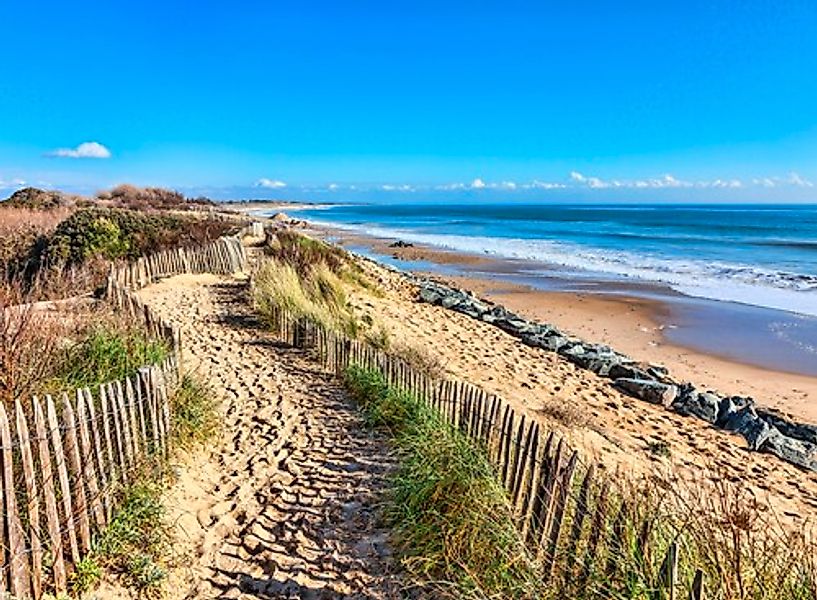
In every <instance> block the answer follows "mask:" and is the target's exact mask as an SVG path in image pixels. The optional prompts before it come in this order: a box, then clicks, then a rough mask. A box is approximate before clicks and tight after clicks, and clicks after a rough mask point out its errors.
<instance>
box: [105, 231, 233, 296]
mask: <svg viewBox="0 0 817 600" xmlns="http://www.w3.org/2000/svg"><path fill="white" fill-rule="evenodd" d="M242 231H244V230H242ZM246 264H247V255H246V253H245V251H244V246H242V245H241V240H240V239H239V238H238V237H221V238H219V239H217V240H215V241H214V242H211V243H209V244H205V245H203V246H197V247H193V248H173V249H170V250H163V251H161V252H157V253H156V254H151V255H150V256H143V257H140V258H138V259H137V260H135V261H134V262H132V263H130V264H128V265H123V266H119V267H113V268H111V271H110V274H109V275H108V290H109V291H117V290H121V289H141V288H143V287H145V286H146V285H149V284H151V283H153V282H154V281H157V280H158V279H161V278H162V277H171V276H173V275H181V274H184V273H214V274H216V275H229V274H232V273H235V272H237V271H243V270H244V269H245V268H246Z"/></svg>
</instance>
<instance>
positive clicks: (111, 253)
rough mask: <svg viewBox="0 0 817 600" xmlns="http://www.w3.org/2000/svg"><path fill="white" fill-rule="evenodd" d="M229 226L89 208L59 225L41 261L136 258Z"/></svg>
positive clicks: (210, 237) (212, 235)
mask: <svg viewBox="0 0 817 600" xmlns="http://www.w3.org/2000/svg"><path fill="white" fill-rule="evenodd" d="M230 227H231V224H230V223H229V222H225V221H215V220H207V219H190V218H185V217H180V216H176V215H169V214H163V213H155V212H147V213H145V212H136V211H129V210H123V209H107V208H88V209H83V210H80V211H78V212H76V213H74V214H73V215H71V216H70V217H69V218H67V219H66V220H64V221H63V222H61V223H60V224H59V225H58V226H57V228H56V229H55V230H54V233H53V234H52V235H50V236H49V237H48V239H47V240H46V243H45V247H44V249H43V253H42V256H41V257H40V262H42V263H45V264H49V265H51V264H63V263H64V264H69V265H72V264H77V263H81V262H83V261H85V260H86V259H88V258H89V257H92V256H101V257H103V258H106V259H111V260H112V259H118V258H128V259H133V258H136V257H138V256H142V255H143V254H147V253H149V252H156V251H158V250H162V249H164V248H169V247H173V246H179V245H190V244H197V243H203V242H207V241H210V240H213V239H215V238H217V237H219V236H220V235H223V234H224V233H225V232H226V231H227V230H228V229H229V228H230Z"/></svg>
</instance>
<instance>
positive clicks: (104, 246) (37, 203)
mask: <svg viewBox="0 0 817 600" xmlns="http://www.w3.org/2000/svg"><path fill="white" fill-rule="evenodd" d="M209 204H210V203H209V201H205V200H195V201H188V200H187V199H185V198H184V197H183V196H181V195H180V194H179V193H178V192H174V191H171V190H162V189H159V188H144V189H143V188H136V187H134V186H119V187H117V188H114V189H113V190H111V191H109V192H102V193H100V194H99V196H97V197H94V198H90V197H81V196H71V195H67V194H63V193H61V192H52V191H44V190H37V189H35V188H26V189H23V190H19V191H18V192H15V193H14V194H13V195H12V196H11V197H9V198H8V199H6V200H4V201H2V202H0V278H2V279H3V280H5V281H6V282H9V283H12V282H13V283H14V284H16V285H18V286H20V287H21V289H22V290H23V291H24V292H25V294H26V297H27V299H28V301H32V300H43V299H61V298H66V297H70V296H76V295H79V294H83V293H88V292H94V291H96V290H98V289H99V286H100V285H101V283H102V281H104V278H105V275H106V273H107V270H108V268H109V266H110V262H111V261H116V260H130V259H133V258H136V257H138V256H143V255H145V254H146V253H148V252H155V251H157V250H162V249H165V248H173V247H178V246H189V245H195V244H200V243H205V242H208V241H211V240H214V239H216V238H218V237H219V236H221V235H223V234H225V233H226V232H228V231H229V230H231V229H232V228H233V227H234V224H233V223H232V222H231V221H230V220H228V219H222V218H214V217H212V216H211V215H210V213H209V209H208V210H207V211H203V209H205V208H206V207H208V206H209Z"/></svg>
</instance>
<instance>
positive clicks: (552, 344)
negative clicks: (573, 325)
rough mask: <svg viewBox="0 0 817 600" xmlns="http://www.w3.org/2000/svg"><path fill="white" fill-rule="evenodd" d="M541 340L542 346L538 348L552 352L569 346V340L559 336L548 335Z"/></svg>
mask: <svg viewBox="0 0 817 600" xmlns="http://www.w3.org/2000/svg"><path fill="white" fill-rule="evenodd" d="M541 339H542V342H543V344H544V345H543V346H540V347H541V348H544V349H545V350H551V351H553V352H558V351H559V350H561V349H562V348H564V347H566V346H569V345H570V344H571V342H570V340H569V339H567V338H566V337H564V336H561V335H550V336H548V337H545V338H541Z"/></svg>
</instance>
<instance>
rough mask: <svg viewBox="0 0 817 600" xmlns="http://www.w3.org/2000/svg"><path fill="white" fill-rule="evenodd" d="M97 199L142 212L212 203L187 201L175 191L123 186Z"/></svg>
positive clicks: (110, 204)
mask: <svg viewBox="0 0 817 600" xmlns="http://www.w3.org/2000/svg"><path fill="white" fill-rule="evenodd" d="M97 199H98V200H100V201H101V203H103V204H105V205H108V206H111V207H116V208H128V209H135V210H143V209H147V208H153V209H189V208H191V207H193V206H207V205H209V206H212V205H213V204H214V203H213V202H212V201H210V200H209V199H207V198H196V199H195V200H188V199H187V198H185V197H184V195H183V194H180V193H179V192H177V191H175V190H168V189H164V188H158V187H137V186H134V185H129V184H123V185H118V186H116V187H115V188H113V189H111V190H108V191H105V192H100V193H98V194H97Z"/></svg>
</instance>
